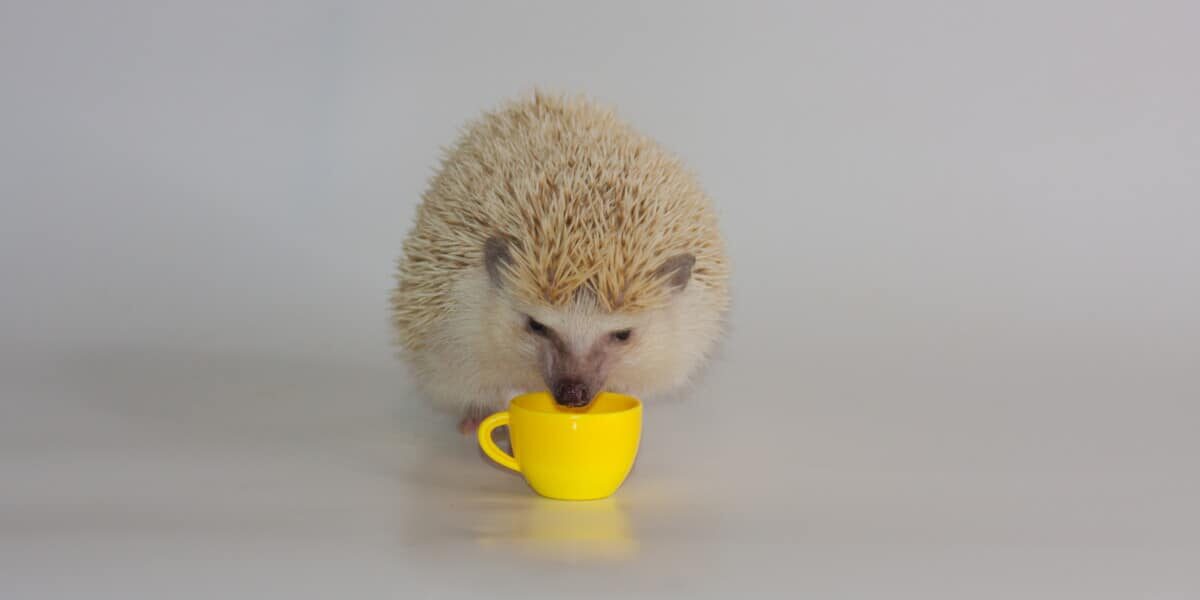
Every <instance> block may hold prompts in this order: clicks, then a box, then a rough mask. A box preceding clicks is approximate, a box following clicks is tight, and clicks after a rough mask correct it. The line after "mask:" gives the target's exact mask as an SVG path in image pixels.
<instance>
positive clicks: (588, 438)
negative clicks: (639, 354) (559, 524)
mask: <svg viewBox="0 0 1200 600" xmlns="http://www.w3.org/2000/svg"><path fill="white" fill-rule="evenodd" d="M504 425H507V426H508V434H509V439H510V440H511V441H512V448H513V455H511V456H510V455H509V454H507V453H506V452H504V451H503V450H501V449H500V448H499V447H498V446H496V442H494V441H493V440H492V430H494V429H496V428H497V427H502V426H504ZM641 439H642V403H641V402H639V401H638V400H637V398H634V397H632V396H624V395H621V394H613V393H609V392H602V393H601V394H600V395H599V396H597V397H596V399H595V400H593V401H592V403H591V404H590V405H588V406H585V407H583V408H566V407H562V406H559V405H558V404H557V403H555V402H554V398H553V397H552V396H551V395H550V394H548V393H546V392H538V393H534V394H525V395H523V396H517V397H516V398H513V399H512V402H510V403H509V405H508V410H507V411H504V412H498V413H496V414H494V415H492V416H490V417H488V418H486V419H484V420H483V422H482V423H480V424H479V446H480V447H481V448H483V451H484V453H485V454H487V455H488V456H489V457H490V458H491V459H492V460H494V461H496V462H497V463H500V464H501V465H503V466H505V467H508V468H510V469H512V470H514V471H516V472H518V473H520V474H521V475H522V476H524V477H525V481H527V482H528V483H529V487H531V488H533V491H535V492H537V493H538V494H541V495H542V496H545V497H547V498H554V499H556V500H596V499H599V498H607V497H609V496H611V495H612V494H613V492H615V491H617V488H619V487H621V484H622V483H624V482H625V477H626V476H627V475H629V471H630V469H632V468H633V461H634V459H635V458H636V457H637V451H638V444H639V443H640V442H641Z"/></svg>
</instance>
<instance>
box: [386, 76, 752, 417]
mask: <svg viewBox="0 0 1200 600" xmlns="http://www.w3.org/2000/svg"><path fill="white" fill-rule="evenodd" d="M728 275H729V268H728V261H727V258H726V254H725V249H724V244H723V241H722V237H721V235H720V231H719V230H718V227H717V217H716V214H715V212H714V210H713V207H712V205H711V202H710V200H709V198H708V196H707V195H706V193H705V192H704V191H703V190H702V189H701V187H700V185H699V184H698V182H697V180H696V178H695V177H694V175H693V174H692V173H691V172H690V171H689V170H688V169H687V168H685V167H684V165H683V164H682V163H681V162H680V160H679V159H677V158H676V157H674V156H673V155H671V154H670V153H668V152H667V151H666V150H665V149H664V148H662V147H661V146H660V145H659V144H658V143H656V142H655V141H653V140H651V139H650V138H648V137H646V136H644V135H642V134H640V133H638V132H637V131H635V130H634V129H633V128H632V127H631V126H630V125H629V124H627V123H626V122H625V121H623V120H622V119H620V118H619V117H618V116H617V115H616V113H615V112H614V111H613V110H612V109H610V108H608V107H605V106H601V105H599V104H597V103H595V102H593V101H591V100H590V99H588V98H585V97H582V96H575V97H564V96H558V95H550V94H547V93H545V92H542V91H534V92H532V93H531V94H529V95H527V96H525V97H520V98H517V99H515V100H509V101H508V102H507V103H505V104H503V105H501V106H500V107H499V108H497V109H495V110H493V111H491V112H485V113H483V114H482V115H481V116H480V117H478V118H476V119H474V120H473V121H471V122H469V123H468V124H467V126H466V127H464V129H463V130H462V132H461V135H460V137H459V139H458V140H457V141H456V142H455V143H454V144H453V145H452V146H450V147H449V148H447V149H446V150H445V151H444V154H443V157H442V160H441V164H440V166H439V168H438V169H437V170H436V171H435V173H434V175H433V177H432V178H431V180H430V182H429V186H428V188H427V190H426V191H425V193H424V194H423V195H422V198H421V202H420V203H419V204H418V206H417V211H416V224H415V226H414V227H413V228H412V229H411V230H410V232H409V233H408V236H407V238H406V239H405V241H404V243H403V255H402V257H401V258H400V259H399V260H398V261H397V270H396V286H395V288H394V290H393V292H392V296H391V309H392V310H391V314H392V321H393V324H394V326H395V330H396V332H397V333H398V336H397V337H398V343H399V345H400V346H401V352H400V354H401V356H402V357H403V358H404V359H405V360H406V362H407V363H408V364H409V365H410V367H411V372H412V374H413V377H414V379H415V381H416V383H417V385H418V387H419V388H420V390H421V391H422V392H423V393H424V395H425V396H427V398H428V399H429V400H430V401H431V402H432V404H433V405H434V406H435V407H436V408H439V409H441V410H443V411H448V412H453V413H454V414H455V415H456V416H457V417H458V418H459V419H460V421H459V430H460V431H461V432H463V433H470V432H472V431H474V430H475V428H476V427H477V426H478V424H479V422H480V420H481V419H482V418H483V417H484V416H486V415H487V414H489V413H491V412H493V411H496V410H503V407H504V406H505V405H506V403H507V401H508V400H509V399H510V398H512V397H513V396H515V395H517V394H520V393H524V392H530V391H542V390H545V391H548V392H549V393H550V394H552V395H553V397H554V400H555V401H556V402H557V403H558V404H560V405H562V406H567V407H584V406H587V405H588V404H590V402H591V401H592V400H593V399H594V397H595V396H596V394H597V393H599V392H600V391H613V392H618V393H625V394H630V395H634V396H637V397H641V398H645V397H648V396H655V395H660V394H665V393H669V392H672V391H675V390H677V389H679V388H680V387H681V386H683V385H684V384H686V383H687V382H688V381H689V380H690V379H691V378H692V377H693V376H694V375H695V374H696V373H697V372H698V370H699V369H700V367H701V366H702V365H703V364H704V363H705V362H706V359H707V358H708V357H709V355H710V354H711V352H712V350H713V348H714V346H715V344H716V342H717V341H718V339H719V338H720V336H721V333H722V331H723V322H724V318H725V314H726V312H727V309H728V306H729V293H728V288H727V281H728Z"/></svg>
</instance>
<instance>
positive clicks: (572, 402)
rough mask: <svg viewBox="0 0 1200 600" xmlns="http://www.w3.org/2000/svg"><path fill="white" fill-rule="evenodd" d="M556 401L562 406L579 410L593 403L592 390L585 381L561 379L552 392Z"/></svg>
mask: <svg viewBox="0 0 1200 600" xmlns="http://www.w3.org/2000/svg"><path fill="white" fill-rule="evenodd" d="M552 392H553V394H554V401H555V402H557V403H558V404H560V405H562V406H569V407H572V408H579V407H583V406H587V405H588V404H590V403H591V402H592V390H589V389H588V386H587V384H586V383H584V382H583V381H580V380H578V379H572V378H564V379H560V380H558V381H557V382H555V384H554V389H553V390H552Z"/></svg>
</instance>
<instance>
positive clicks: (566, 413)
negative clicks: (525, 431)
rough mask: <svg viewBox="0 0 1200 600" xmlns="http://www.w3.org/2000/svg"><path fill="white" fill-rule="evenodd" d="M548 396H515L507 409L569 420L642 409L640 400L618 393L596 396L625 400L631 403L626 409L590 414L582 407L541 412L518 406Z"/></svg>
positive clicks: (538, 393)
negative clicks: (525, 400) (531, 399)
mask: <svg viewBox="0 0 1200 600" xmlns="http://www.w3.org/2000/svg"><path fill="white" fill-rule="evenodd" d="M549 395H550V392H547V391H541V392H529V393H527V394H521V395H519V396H515V397H513V399H512V400H509V402H508V409H509V410H514V409H520V410H523V411H525V412H529V413H534V414H538V415H554V416H559V417H571V418H578V417H588V418H597V417H607V416H620V415H624V414H628V413H631V412H634V411H637V410H641V408H642V401H641V400H639V399H637V398H636V397H634V396H630V395H629V394H621V393H618V392H600V394H598V395H597V397H600V396H616V397H618V398H625V399H627V400H630V401H631V402H632V404H631V405H630V406H629V407H628V408H622V409H621V410H612V411H605V412H597V413H592V412H587V409H588V407H583V408H578V409H572V408H555V409H553V410H541V409H537V408H532V407H529V406H523V405H521V404H519V401H520V400H522V399H525V398H533V397H543V396H549Z"/></svg>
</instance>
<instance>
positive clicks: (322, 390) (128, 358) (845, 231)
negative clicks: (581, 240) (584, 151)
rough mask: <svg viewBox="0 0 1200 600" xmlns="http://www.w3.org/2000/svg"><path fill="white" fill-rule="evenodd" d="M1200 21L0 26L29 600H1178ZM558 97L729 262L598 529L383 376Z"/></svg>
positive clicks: (1039, 18)
mask: <svg viewBox="0 0 1200 600" xmlns="http://www.w3.org/2000/svg"><path fill="white" fill-rule="evenodd" d="M71 4H75V5H74V6H72V5H71ZM1198 12H1200V9H1198V8H1197V5H1195V4H1194V3H1183V2H1180V3H1158V2H1142V3H1137V5H1136V6H1135V5H1134V4H1133V3H1123V4H1122V3H1111V4H1106V5H1101V4H1097V3H1094V2H1082V1H1079V2H1071V1H1064V0H1056V1H1051V2H1028V3H1023V2H1005V3H990V4H988V5H986V6H985V5H983V4H976V3H935V2H931V1H926V0H918V1H916V2H905V3H873V5H868V4H863V3H828V4H824V5H823V4H820V3H812V2H805V3H786V2H771V3H766V2H764V3H753V2H748V3H747V2H738V3H729V2H689V3H686V4H685V3H666V2H656V3H632V2H629V3H622V2H616V3H609V2H605V3H600V2H595V3H566V2H554V3H544V4H538V5H534V4H523V3H522V4H520V5H517V4H511V3H473V4H467V3H449V2H446V3H426V5H425V6H419V7H414V6H412V5H410V4H409V3H368V2H337V3H335V2H329V3H321V2H305V3H276V4H265V3H254V2H236V3H234V2H203V3H201V2H195V3H161V2H150V1H149V0H124V1H116V2H104V3H82V2H80V3H55V2H33V1H29V2H21V1H18V2H5V3H3V5H2V6H0V72H2V74H3V77H2V78H0V80H2V81H3V86H4V90H3V93H2V94H0V119H2V120H3V121H2V122H0V169H2V173H0V598H3V599H4V600H9V599H13V600H25V599H30V600H32V599H39V600H40V599H60V598H61V599H66V598H120V599H137V598H153V599H162V598H180V599H188V598H253V599H256V600H258V599H266V598H287V599H297V598H384V597H394V598H425V597H429V598H444V597H453V598H458V597H477V598H493V597H497V598H564V597H572V598H573V597H598V598H599V597H603V598H612V597H629V598H643V597H671V596H683V595H687V596H696V597H719V598H728V597H746V598H796V597H798V598H806V597H811V598H914V599H921V600H928V599H933V598H946V599H954V600H959V599H964V598H968V599H972V600H976V599H992V598H995V599H1012V598H1020V599H1023V600H1024V599H1039V598H1046V599H1062V598H1079V599H1085V600H1097V599H1107V598H1112V599H1129V598H1155V599H1181V600H1182V599H1188V600H1194V599H1195V598H1198V597H1200V568H1198V565H1200V517H1198V515H1197V506H1200V465H1198V458H1197V457H1200V437H1198V436H1197V434H1196V430H1197V423H1200V402H1198V400H1200V378H1198V377H1197V373H1198V371H1200V367H1198V365H1200V350H1198V348H1200V309H1198V308H1197V307H1200V277H1197V270H1196V269H1197V264H1200V236H1197V235H1196V224H1197V223H1200V203H1197V200H1196V199H1197V198H1200V180H1198V179H1197V173H1198V172H1200V171H1198V170H1197V165H1200V146H1198V145H1197V140H1200V113H1198V112H1197V110H1196V107H1197V106H1200V78H1198V77H1197V76H1196V69H1195V62H1196V61H1195V57H1196V56H1200V46H1198V44H1200V42H1198V41H1197V39H1198V38H1197V36H1196V35H1195V24H1196V23H1197V21H1198V19H1200V14H1198ZM533 83H544V84H547V85H550V86H555V87H560V88H565V89H568V90H585V91H589V92H591V93H593V94H594V95H596V96H597V97H599V98H600V99H601V100H604V101H607V102H612V103H615V104H617V105H618V106H619V107H620V108H621V110H622V113H623V114H624V115H626V116H627V117H628V118H630V119H631V120H632V121H633V122H634V123H635V124H636V125H638V126H639V127H641V128H643V129H644V130H645V131H647V132H648V133H649V134H651V135H653V136H655V137H657V138H659V139H661V140H662V141H663V142H664V143H666V144H667V145H668V146H669V147H670V148H671V149H673V150H676V151H678V152H679V153H680V154H681V155H683V157H684V158H685V159H687V161H688V163H689V164H690V165H691V166H693V167H694V168H695V170H696V171H697V172H698V173H699V174H700V176H701V179H702V181H703V183H704V184H705V186H706V187H707V188H708V189H709V190H710V192H711V193H712V195H713V197H714V198H715V199H716V201H717V204H718V206H719V207H720V210H721V214H722V219H723V227H724V228H725V231H726V233H727V236H728V239H729V245H730V251H731V254H732V256H733V259H734V269H735V276H734V286H733V287H734V291H735V308H734V312H733V314H732V315H731V320H730V322H731V335H730V337H729V340H728V343H727V344H726V345H725V346H724V347H723V348H722V352H721V355H720V357H719V358H718V360H717V361H715V362H714V364H713V365H712V366H711V368H710V369H708V370H707V371H706V373H705V377H704V378H703V379H702V380H701V381H700V382H698V384H697V386H696V387H695V388H694V389H693V390H691V391H690V392H688V393H687V394H684V395H683V397H681V398H678V399H675V400H673V401H666V402H663V401H657V400H653V399H652V400H650V401H648V402H647V424H646V430H645V436H644V448H643V450H642V453H641V456H640V458H639V462H638V466H637V467H636V469H635V471H634V473H633V475H632V476H631V478H630V480H629V481H628V483H627V485H626V487H625V488H623V489H622V490H621V491H620V492H619V494H618V495H617V496H616V497H615V498H613V499H612V501H611V502H601V503H594V504H587V505H583V504H560V503H553V502H548V501H542V500H539V499H537V498H535V497H534V496H532V495H531V494H530V493H529V492H528V490H527V489H526V488H525V486H524V485H523V484H522V482H521V480H520V479H518V478H517V477H516V476H515V475H513V474H511V473H507V472H505V471H503V470H501V469H499V468H495V467H492V466H490V465H489V464H488V463H487V462H486V461H485V460H484V459H483V458H482V457H481V456H480V454H479V452H478V451H477V450H476V449H475V447H474V443H473V441H472V440H471V439H470V438H463V437H460V436H458V435H457V434H456V433H454V423H453V419H452V418H450V417H441V416H435V415H433V414H431V413H429V412H428V411H427V410H426V408H425V406H424V405H423V404H422V403H421V402H419V401H418V399H417V398H415V397H414V396H413V392H412V390H411V387H410V386H409V384H408V382H407V381H406V380H405V376H404V375H403V373H402V372H401V370H400V368H399V367H398V365H397V364H396V362H395V361H394V360H393V359H392V357H391V356H390V352H391V350H390V348H389V333H388V329H387V324H386V314H385V305H386V297H387V291H388V287H389V286H390V284H391V281H390V275H391V272H390V270H391V266H392V262H391V261H392V260H393V258H394V257H395V255H396V253H397V252H398V251H399V247H400V243H401V239H402V237H403V234H404V232H405V231H406V230H407V229H408V224H409V223H410V221H411V218H412V216H413V209H414V205H415V202H416V200H417V198H418V196H419V194H420V192H421V190H422V189H423V186H424V180H425V177H426V176H427V175H428V173H429V169H430V168H431V166H432V165H434V164H435V162H436V158H437V147H438V146H439V145H441V144H445V143H447V142H449V141H450V140H451V139H452V136H453V134H454V132H455V130H456V128H457V127H458V126H459V125H460V124H461V122H462V120H463V119H464V118H466V117H467V116H469V115H472V114H474V113H475V112H477V111H478V110H480V109H482V108H484V107H486V106H490V105H492V104H493V103H494V102H496V101H498V100H500V99H501V98H504V97H507V96H509V95H511V94H513V93H516V92H517V91H519V90H521V89H522V88H523V87H525V86H527V85H530V84H533Z"/></svg>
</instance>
